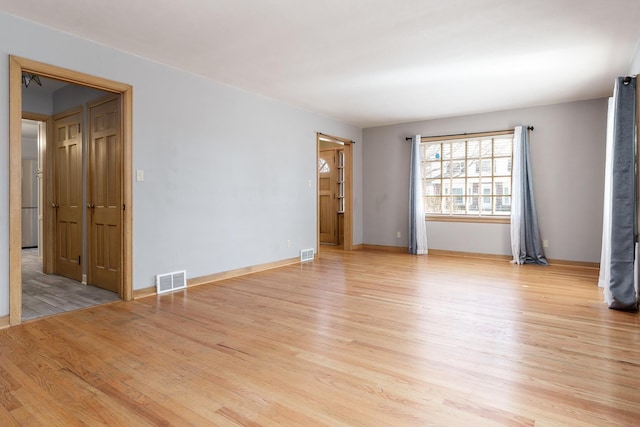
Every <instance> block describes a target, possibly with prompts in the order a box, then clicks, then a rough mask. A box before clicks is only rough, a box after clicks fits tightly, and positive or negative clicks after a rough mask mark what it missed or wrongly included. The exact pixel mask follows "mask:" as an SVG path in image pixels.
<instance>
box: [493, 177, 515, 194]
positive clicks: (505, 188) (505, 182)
mask: <svg viewBox="0 0 640 427" xmlns="http://www.w3.org/2000/svg"><path fill="white" fill-rule="evenodd" d="M493 187H494V190H493V194H494V195H496V196H507V195H511V178H507V177H505V178H494V180H493Z"/></svg>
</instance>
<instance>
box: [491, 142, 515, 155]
mask: <svg viewBox="0 0 640 427" xmlns="http://www.w3.org/2000/svg"><path fill="white" fill-rule="evenodd" d="M511 141H512V139H511V138H496V139H495V140H494V141H493V155H494V157H498V156H509V157H510V156H511V147H512V146H513V143H512V142H511Z"/></svg>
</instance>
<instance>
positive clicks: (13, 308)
mask: <svg viewBox="0 0 640 427" xmlns="http://www.w3.org/2000/svg"><path fill="white" fill-rule="evenodd" d="M23 73H28V74H33V75H38V76H42V77H45V78H51V79H56V80H60V81H63V82H67V83H72V84H75V85H79V86H82V87H85V88H93V89H99V90H102V91H105V92H107V93H110V94H112V95H111V99H114V98H115V99H118V101H117V103H118V105H119V107H120V117H121V119H120V120H119V121H118V124H117V126H118V127H119V128H120V130H121V133H120V135H121V136H120V139H121V141H119V144H118V147H119V148H118V149H117V150H115V151H114V150H111V151H110V155H111V158H112V159H113V158H114V157H113V156H115V157H116V158H117V160H118V162H119V163H118V164H119V165H120V167H119V172H118V173H117V174H116V175H117V176H116V178H115V181H113V180H112V181H113V182H115V183H116V184H115V186H116V187H118V191H119V192H118V196H117V199H118V200H117V203H115V204H112V206H111V208H112V211H113V210H117V212H118V215H117V216H118V221H119V227H117V228H116V231H115V232H113V228H111V229H110V230H111V231H112V232H111V235H110V237H111V247H112V248H113V245H114V243H113V242H115V244H116V245H117V250H115V251H114V250H111V253H110V255H111V254H114V253H115V254H116V255H115V256H116V257H117V258H118V263H117V264H118V266H119V267H118V269H117V271H116V272H115V273H114V272H113V271H111V273H112V276H115V280H116V281H117V286H116V291H117V294H118V296H119V298H120V299H124V300H130V299H131V297H132V283H131V278H132V270H131V249H132V240H131V225H132V223H131V214H130V212H131V208H132V194H131V187H132V176H131V167H132V164H131V149H132V132H131V129H132V109H131V106H132V104H131V102H132V88H131V86H129V85H126V84H122V83H118V82H114V81H110V80H106V79H102V78H98V77H94V76H90V75H86V74H83V73H78V72H75V71H71V70H67V69H63V68H58V67H53V66H50V65H47V64H43V63H39V62H36V61H31V60H27V59H24V58H18V57H14V56H12V57H10V83H9V85H10V90H9V97H10V111H9V124H10V132H9V134H10V149H9V152H10V154H9V159H10V182H9V189H10V200H9V210H10V215H9V223H10V238H9V240H10V242H9V252H10V264H9V265H10V272H9V296H10V312H9V321H10V324H11V325H17V324H19V323H20V322H21V320H22V257H21V246H22V227H23V220H22V212H21V211H22V209H21V208H22V193H23V190H22V185H21V184H22V182H21V181H22V179H21V175H22V161H21V157H22V145H21V133H22V132H21V125H22V108H23V105H22V101H23V99H22V85H23V81H22V76H23ZM98 104H99V105H103V104H104V101H101V102H99V103H98ZM93 107H94V106H88V108H89V109H92V108H93ZM96 114H97V113H96ZM73 126H75V125H71V126H70V127H69V126H67V127H66V129H67V130H69V129H73ZM53 128H54V126H53V125H52V126H50V129H53ZM72 134H73V132H69V133H68V135H72ZM108 139H110V140H111V141H113V135H111V137H109V138H108ZM53 140H55V138H52V139H51V141H53ZM72 145H73V144H71V145H68V146H72ZM88 146H89V147H92V146H91V145H88ZM53 151H54V150H53V147H51V149H50V150H47V152H46V155H45V158H46V160H45V167H44V168H43V170H44V174H45V177H46V178H47V180H46V181H47V183H46V184H45V185H43V193H44V194H43V203H42V206H43V207H44V209H43V215H42V222H43V224H44V225H43V229H44V230H47V229H49V230H52V229H55V221H56V218H57V216H56V213H55V211H56V209H60V203H58V202H57V200H56V199H54V194H55V193H56V190H55V184H54V179H53V175H52V168H53V167H52V165H54V164H55V163H54V162H53V160H52V157H53ZM67 151H69V150H67ZM67 154H69V153H67ZM74 155H76V154H73V155H70V156H71V157H73V156H74ZM71 157H69V158H71ZM111 171H112V172H113V168H111ZM85 176H89V175H84V174H83V175H82V176H81V179H83V180H84V177H85ZM76 184H77V183H76ZM64 191H66V190H64ZM111 194H113V193H111ZM111 199H112V200H113V197H112V198H111ZM56 205H57V206H56ZM78 205H80V206H79V207H80V210H82V211H84V209H83V208H84V201H82V202H80V201H79V200H78V199H77V197H76V200H75V201H74V206H76V207H78ZM88 209H90V208H89V206H87V210H88ZM77 212H80V211H77ZM79 215H80V216H86V215H87V213H86V212H82V213H81V214H79V213H75V214H74V218H75V219H76V220H77V217H78V216H79ZM112 216H113V215H111V217H112ZM69 218H71V217H69ZM61 229H62V230H64V229H65V227H61ZM58 234H59V233H58ZM114 234H115V236H114ZM47 235H49V238H47V237H46V236H47ZM44 236H45V237H44V238H43V242H42V243H43V245H42V246H43V254H42V256H43V262H42V266H43V270H44V271H45V272H47V273H49V272H52V271H53V270H54V269H55V262H54V260H55V259H56V258H57V257H56V256H55V254H56V250H57V249H56V246H60V245H59V244H58V243H59V242H60V240H58V239H57V238H56V239H52V238H51V231H48V232H45V233H44ZM56 236H57V235H56ZM76 252H77V249H76ZM89 258H91V257H90V256H89ZM94 258H95V256H94ZM110 265H113V263H111V264H110ZM112 270H113V269H112ZM74 274H77V272H76V273H74Z"/></svg>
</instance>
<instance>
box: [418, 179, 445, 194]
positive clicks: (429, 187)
mask: <svg viewBox="0 0 640 427" xmlns="http://www.w3.org/2000/svg"><path fill="white" fill-rule="evenodd" d="M423 183H424V188H423V189H422V191H423V192H424V194H425V195H427V196H440V195H442V188H441V184H440V180H437V181H435V180H434V181H428V180H427V181H423Z"/></svg>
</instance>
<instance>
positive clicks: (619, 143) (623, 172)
mask: <svg viewBox="0 0 640 427" xmlns="http://www.w3.org/2000/svg"><path fill="white" fill-rule="evenodd" d="M625 79H626V80H625ZM614 103H615V116H614V118H613V168H612V169H613V170H612V176H611V182H612V210H611V278H610V282H609V288H610V291H611V295H612V300H611V302H610V304H609V307H610V308H614V309H617V310H625V311H636V310H637V308H638V303H637V297H636V290H635V285H634V274H635V273H634V259H635V236H636V173H635V154H636V153H635V138H636V135H635V132H636V130H635V117H636V78H635V77H633V78H624V77H618V78H617V79H616V84H615V90H614Z"/></svg>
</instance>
